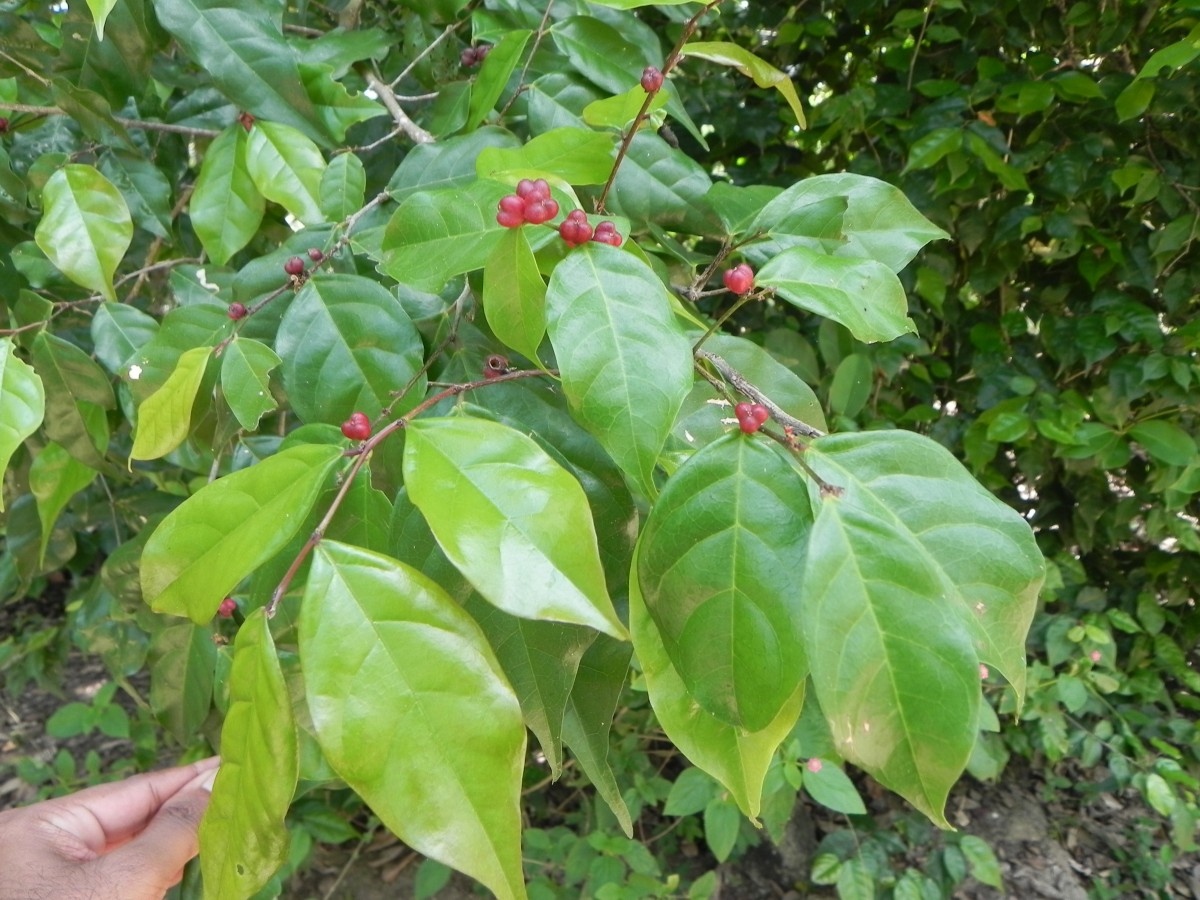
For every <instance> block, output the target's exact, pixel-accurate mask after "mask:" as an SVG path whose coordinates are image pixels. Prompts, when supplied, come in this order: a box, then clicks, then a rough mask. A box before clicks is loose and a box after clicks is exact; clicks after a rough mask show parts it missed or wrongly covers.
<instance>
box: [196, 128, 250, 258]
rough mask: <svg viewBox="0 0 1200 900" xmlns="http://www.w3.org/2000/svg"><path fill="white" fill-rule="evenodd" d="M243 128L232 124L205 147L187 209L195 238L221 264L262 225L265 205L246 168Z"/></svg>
mask: <svg viewBox="0 0 1200 900" xmlns="http://www.w3.org/2000/svg"><path fill="white" fill-rule="evenodd" d="M247 143H248V138H247V135H246V129H245V128H243V127H242V126H241V125H240V124H239V123H234V124H233V125H230V126H229V127H228V128H226V129H225V130H224V131H222V132H221V133H220V134H219V135H218V136H217V138H216V139H215V140H214V141H213V142H212V143H211V144H210V145H209V147H208V152H207V153H205V154H204V161H203V162H202V163H201V164H200V174H199V176H198V177H197V178H196V189H195V190H194V191H193V192H192V199H191V201H190V202H189V205H188V209H189V211H190V213H191V218H192V227H193V228H195V229H196V236H197V237H198V238H200V243H201V244H202V245H203V246H204V250H205V252H206V253H208V255H209V256H211V257H212V258H213V261H214V262H216V263H217V264H218V265H222V266H223V265H225V263H227V262H229V258H230V257H231V256H233V254H235V253H237V252H238V251H239V250H241V249H242V248H243V247H245V246H246V244H248V243H249V242H250V239H251V238H252V237H254V235H255V233H256V232H257V231H258V226H259V225H260V224H262V219H263V212H264V209H265V202H264V200H263V195H262V194H260V193H259V191H258V188H257V187H255V186H254V179H253V178H251V177H250V172H249V170H248V169H247V168H246V146H247Z"/></svg>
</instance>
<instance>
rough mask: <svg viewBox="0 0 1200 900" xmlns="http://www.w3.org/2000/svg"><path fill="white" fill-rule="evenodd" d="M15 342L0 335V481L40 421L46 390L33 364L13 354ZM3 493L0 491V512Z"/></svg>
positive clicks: (2, 506)
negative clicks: (10, 462)
mask: <svg viewBox="0 0 1200 900" xmlns="http://www.w3.org/2000/svg"><path fill="white" fill-rule="evenodd" d="M15 350H16V344H14V343H13V339H12V338H10V337H3V338H0V483H2V482H3V478H4V471H5V469H7V468H8V461H9V460H10V459H12V455H13V454H14V453H15V452H16V451H17V448H18V447H20V446H21V444H22V443H23V442H24V440H25V438H27V437H29V436H30V435H31V434H33V433H34V432H35V431H37V429H38V426H39V425H41V424H42V416H43V415H44V414H45V408H46V391H45V389H44V388H43V387H42V379H41V378H39V377H38V374H37V372H35V371H34V370H33V367H32V366H30V365H28V364H27V363H25V362H24V361H22V360H20V359H18V358H17V356H16V355H15V353H14V351H15ZM3 511H4V494H3V492H2V491H0V512H3Z"/></svg>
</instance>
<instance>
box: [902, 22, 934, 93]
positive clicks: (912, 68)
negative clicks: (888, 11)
mask: <svg viewBox="0 0 1200 900" xmlns="http://www.w3.org/2000/svg"><path fill="white" fill-rule="evenodd" d="M936 5H937V0H929V3H928V5H926V7H925V18H924V19H922V20H921V31H920V33H919V34H918V35H917V43H916V44H915V45H914V46H913V55H912V59H910V60H909V61H908V84H907V85H905V90H908V91H911V90H912V84H913V75H914V73H915V72H916V70H917V57H918V56H920V55H921V43H922V42H923V41H924V40H925V31H926V30H927V29H928V28H929V17H930V15H932V13H933V8H934V6H936Z"/></svg>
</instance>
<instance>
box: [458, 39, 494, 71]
mask: <svg viewBox="0 0 1200 900" xmlns="http://www.w3.org/2000/svg"><path fill="white" fill-rule="evenodd" d="M491 52H492V45H491V44H480V45H479V46H478V47H466V48H464V49H463V52H462V53H460V54H458V61H459V62H460V63H462V64H463V67H464V68H467V69H471V68H474V67H475V66H477V65H479V64H480V63H481V62H483V61H484V59H486V58H487V55H488V54H489V53H491Z"/></svg>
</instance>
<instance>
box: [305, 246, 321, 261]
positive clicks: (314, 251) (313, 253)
mask: <svg viewBox="0 0 1200 900" xmlns="http://www.w3.org/2000/svg"><path fill="white" fill-rule="evenodd" d="M308 258H309V259H311V260H312V261H313V262H315V263H319V262H321V261H323V260H324V259H325V254H324V253H322V252H321V250H320V248H319V247H309V248H308Z"/></svg>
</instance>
